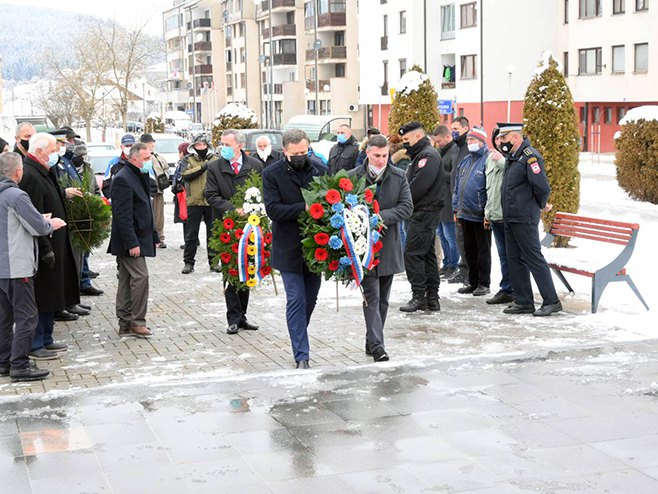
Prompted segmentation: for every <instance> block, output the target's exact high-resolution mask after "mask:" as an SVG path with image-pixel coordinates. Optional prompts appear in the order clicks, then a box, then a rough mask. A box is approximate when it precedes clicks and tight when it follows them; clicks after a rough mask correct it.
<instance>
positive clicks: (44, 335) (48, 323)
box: [32, 312, 55, 350]
mask: <svg viewBox="0 0 658 494" xmlns="http://www.w3.org/2000/svg"><path fill="white" fill-rule="evenodd" d="M54 330H55V313H54V312H39V321H38V322H37V329H36V330H35V331H34V338H33V339H32V350H39V349H40V348H43V347H45V346H48V345H52V344H53V342H54V341H55V340H53V331H54Z"/></svg>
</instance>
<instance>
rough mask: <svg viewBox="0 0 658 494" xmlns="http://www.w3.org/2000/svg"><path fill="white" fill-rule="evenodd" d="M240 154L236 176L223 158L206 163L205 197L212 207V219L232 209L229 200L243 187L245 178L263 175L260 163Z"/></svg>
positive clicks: (244, 154)
mask: <svg viewBox="0 0 658 494" xmlns="http://www.w3.org/2000/svg"><path fill="white" fill-rule="evenodd" d="M241 152H242V167H241V168H240V171H239V172H238V174H237V175H236V174H235V172H234V171H233V167H232V166H231V163H229V162H228V161H227V160H225V159H224V158H218V159H216V160H214V161H211V162H210V163H208V171H207V175H206V192H205V197H206V201H208V204H210V206H211V207H212V211H213V218H221V217H223V216H224V214H225V213H226V212H227V211H230V210H232V209H234V208H233V204H231V198H232V197H233V195H234V194H235V190H236V189H237V188H238V187H240V186H241V185H244V183H245V182H246V181H247V177H248V176H249V175H250V174H251V173H252V172H256V173H263V165H262V164H261V162H260V161H258V160H257V159H255V158H252V157H251V156H249V155H247V153H245V152H244V151H241Z"/></svg>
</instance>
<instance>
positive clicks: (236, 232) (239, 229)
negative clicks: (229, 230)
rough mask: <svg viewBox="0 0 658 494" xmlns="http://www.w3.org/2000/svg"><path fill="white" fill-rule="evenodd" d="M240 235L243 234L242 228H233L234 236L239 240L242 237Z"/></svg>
mask: <svg viewBox="0 0 658 494" xmlns="http://www.w3.org/2000/svg"><path fill="white" fill-rule="evenodd" d="M242 235H244V230H243V229H242V228H238V229H237V230H235V238H237V239H238V240H240V239H241V238H242Z"/></svg>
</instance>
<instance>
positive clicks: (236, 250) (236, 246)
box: [231, 242, 238, 254]
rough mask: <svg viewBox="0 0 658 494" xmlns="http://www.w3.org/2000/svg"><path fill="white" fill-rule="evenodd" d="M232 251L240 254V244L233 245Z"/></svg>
mask: <svg viewBox="0 0 658 494" xmlns="http://www.w3.org/2000/svg"><path fill="white" fill-rule="evenodd" d="M231 249H232V250H233V252H235V253H236V254H237V253H238V243H237V242H235V243H234V244H233V245H231Z"/></svg>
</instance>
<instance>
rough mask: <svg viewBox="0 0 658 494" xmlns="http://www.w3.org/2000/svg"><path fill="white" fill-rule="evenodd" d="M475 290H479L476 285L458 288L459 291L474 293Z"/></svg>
mask: <svg viewBox="0 0 658 494" xmlns="http://www.w3.org/2000/svg"><path fill="white" fill-rule="evenodd" d="M475 290H477V287H476V286H475V285H464V286H463V287H461V288H459V289H458V290H457V293H473V292H474V291H475Z"/></svg>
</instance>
